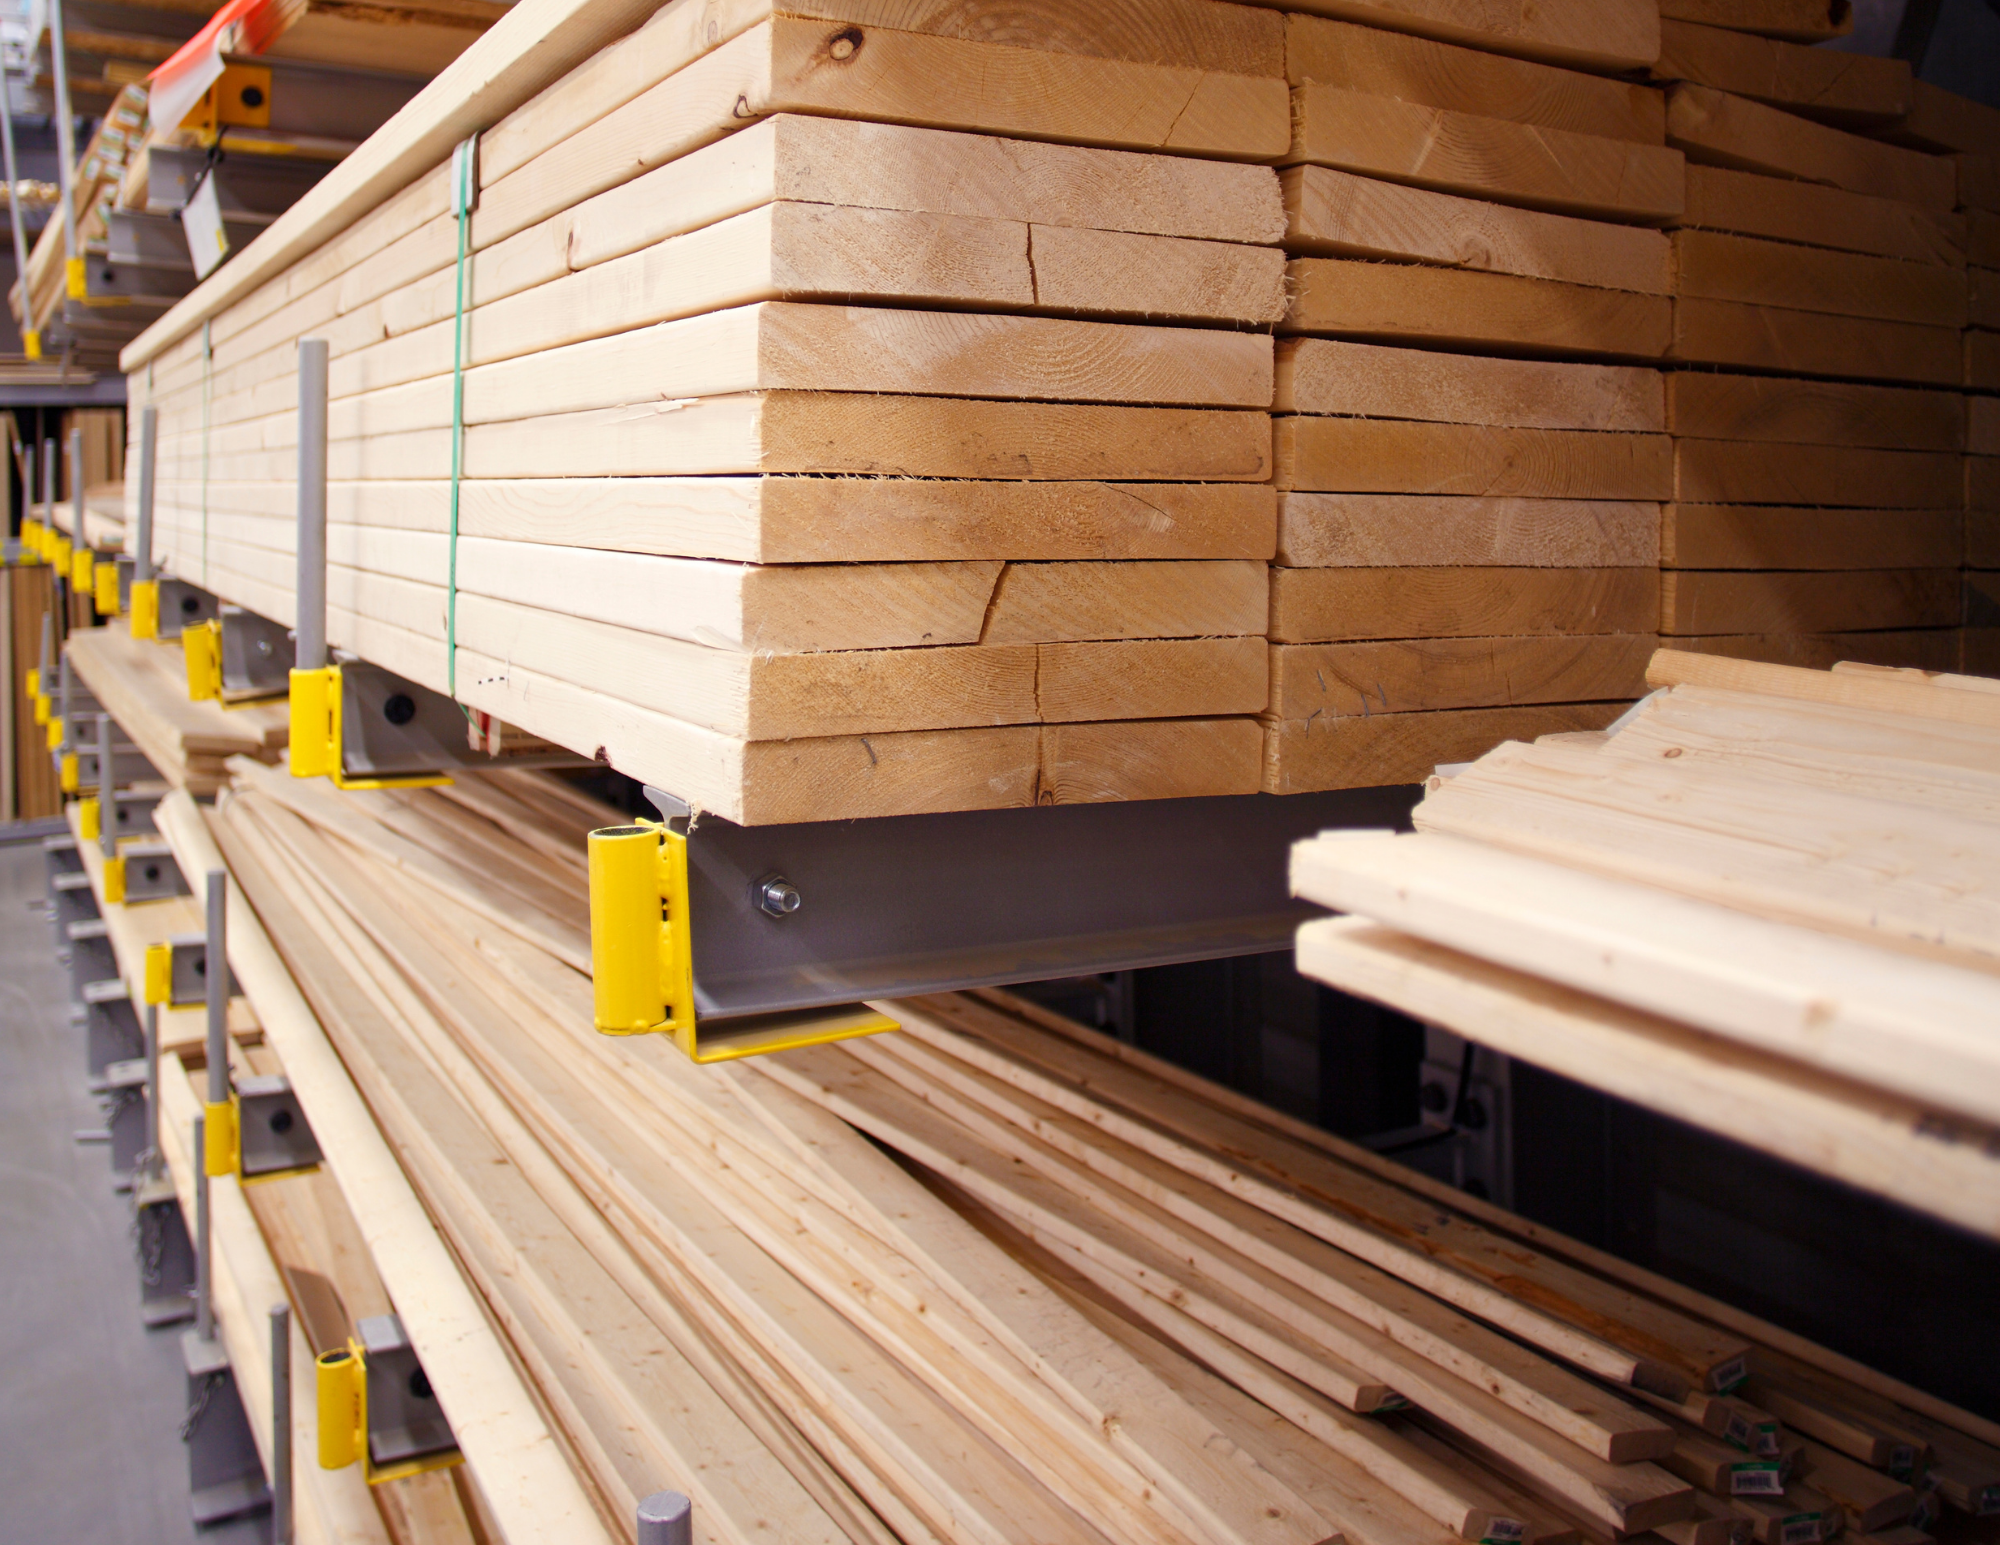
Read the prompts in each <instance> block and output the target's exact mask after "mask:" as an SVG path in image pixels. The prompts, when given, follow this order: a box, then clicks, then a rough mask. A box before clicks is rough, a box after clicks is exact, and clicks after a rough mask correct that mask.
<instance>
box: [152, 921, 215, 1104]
mask: <svg viewBox="0 0 2000 1545" xmlns="http://www.w3.org/2000/svg"><path fill="white" fill-rule="evenodd" d="M141 996H143V997H144V999H145V1001H146V1002H148V1003H151V1004H155V1005H161V1004H167V1003H171V1002H172V1001H173V996H174V947H173V946H172V945H171V944H149V945H147V946H146V976H145V981H144V983H143V985H142V989H141ZM202 1130H203V1131H204V1132H206V1131H207V1130H208V1128H207V1127H206V1126H204V1127H203V1128H202Z"/></svg>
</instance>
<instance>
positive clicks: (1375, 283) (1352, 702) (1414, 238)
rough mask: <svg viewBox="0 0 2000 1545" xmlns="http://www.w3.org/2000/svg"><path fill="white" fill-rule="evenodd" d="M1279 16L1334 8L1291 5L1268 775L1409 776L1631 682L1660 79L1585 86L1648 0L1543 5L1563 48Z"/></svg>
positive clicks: (1647, 548)
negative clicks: (1561, 8) (1286, 306)
mask: <svg viewBox="0 0 2000 1545" xmlns="http://www.w3.org/2000/svg"><path fill="white" fill-rule="evenodd" d="M1295 9H1300V10H1324V11H1327V12H1329V13H1331V14H1330V15H1327V16H1310V15H1292V16H1288V17H1287V18H1286V55H1287V61H1286V62H1287V70H1288V74H1289V79H1290V81H1291V83H1292V86H1293V120H1294V133H1293V142H1292V146H1291V149H1290V151H1289V153H1288V154H1287V156H1286V157H1285V160H1286V163H1287V164H1286V166H1285V171H1284V188H1285V201H1286V213H1287V216H1288V219H1289V228H1288V231H1287V235H1286V241H1285V246H1286V251H1287V252H1288V253H1289V254H1291V255H1292V263H1291V280H1292V303H1291V308H1290V311H1289V312H1288V314H1287V317H1286V319H1285V321H1284V323H1283V324H1282V325H1281V327H1280V333H1281V335H1282V336H1281V338H1280V342H1279V346H1278V393H1277V400H1276V403H1275V412H1276V414H1277V415H1278V416H1277V418H1276V419H1275V422H1274V428H1275V455H1276V470H1277V486H1278V488H1279V490H1280V492H1279V529H1278V557H1277V563H1276V566H1275V567H1274V569H1273V571H1272V576H1271V579H1272V590H1271V598H1272V607H1271V639H1272V655H1271V660H1272V667H1271V682H1272V695H1271V701H1270V703H1269V705H1268V707H1267V713H1266V726H1267V732H1266V733H1267V746H1266V762H1265V779H1264V787H1265V788H1266V789H1267V790H1270V791H1271V792H1274V793H1293V792H1299V791H1302V790H1308V789H1326V788H1342V787H1351V786H1357V785H1360V786H1366V785H1379V784H1390V783H1407V782H1414V781H1416V780H1418V779H1420V778H1422V777H1423V776H1424V775H1425V774H1426V773H1428V772H1429V770H1430V769H1431V767H1432V766H1433V765H1435V764H1436V763H1438V762H1441V761H1455V760H1459V759H1462V758H1465V757H1469V756H1474V755H1477V754H1478V753H1479V752H1480V751H1482V750H1484V749H1486V748H1487V747H1488V746H1491V745H1492V744H1493V743H1494V742H1495V741H1496V740H1499V739H1503V738H1506V737H1508V736H1514V735H1526V736H1533V735H1536V734H1541V733H1544V732H1547V731H1554V730H1575V729H1586V728H1593V729H1594V728H1598V727H1601V726H1602V725H1604V724H1606V723H1608V722H1609V721H1610V720H1611V719H1612V718H1613V717H1615V716H1616V714H1617V713H1618V712H1619V710H1620V708H1621V707H1622V706H1623V703H1624V701H1626V700H1629V699H1630V698H1631V697H1633V696H1635V695H1636V693H1637V691H1638V687H1639V678H1640V673H1641V671H1642V670H1643V668H1644V662H1645V660H1646V657H1647V656H1648V654H1650V652H1651V650H1652V647H1653V644H1654V635H1655V634H1656V632H1657V625H1658V585H1657V578H1656V575H1657V568H1658V559H1659V521H1660V505H1661V503H1662V502H1663V501H1665V500H1666V499H1668V498H1669V497H1670V496H1671V494H1672V492H1673V476H1672V474H1673V468H1672V452H1671V444H1670V442H1669V440H1668V439H1667V436H1666V434H1665V430H1666V427H1667V425H1666V418H1665V405H1664V402H1663V398H1662V389H1661V377H1660V374H1659V372H1658V370H1657V369H1655V368H1651V365H1650V362H1652V361H1656V360H1657V359H1658V358H1659V357H1660V355H1661V354H1662V353H1663V352H1664V350H1665V348H1666V345H1667V341H1668V334H1669V328H1670V324H1671V316H1672V302H1671V300H1670V299H1669V294H1670V291H1671V287H1672V286H1671V278H1672V275H1671V270H1670V267H1669V262H1668V259H1669V244H1668V240H1667V238H1666V236H1664V235H1663V234H1662V233H1661V232H1660V231H1658V230H1656V229H1651V228H1650V227H1656V226H1659V225H1662V224H1664V223H1665V222H1667V221H1669V220H1671V219H1673V218H1674V217H1675V216H1677V215H1678V214H1679V213H1680V212H1681V203H1682V192H1681V183H1682V158H1681V154H1680V152H1679V151H1677V150H1673V149H1669V148H1668V147H1667V145H1666V143H1665V137H1666V131H1665V101H1664V98H1663V96H1662V94H1661V93H1660V92H1659V91H1658V90H1657V89H1655V88H1653V87H1651V86H1648V85H1645V84H1638V83H1633V82H1631V81H1628V80H1618V79H1607V78H1603V77H1601V76H1598V75H1594V74H1590V73H1587V71H1588V70H1589V69H1591V68H1597V69H1606V70H1627V71H1629V70H1632V69H1634V68H1643V67H1644V66H1645V65H1648V64H1650V63H1651V62H1652V59H1653V56H1654V54H1655V53H1656V51H1657V18H1656V17H1655V16H1654V15H1653V14H1652V10H1651V4H1650V0H1648V3H1646V4H1640V5H1632V4H1624V3H1618V4H1605V5H1599V6H1592V7H1578V8H1573V9H1570V10H1566V11H1565V13H1564V15H1563V16H1562V18H1561V21H1560V30H1561V32H1562V34H1563V42H1564V44H1565V45H1566V46H1565V47H1564V48H1561V49H1557V48H1552V47H1551V46H1550V44H1551V42H1552V41H1553V39H1552V38H1549V37H1532V36H1526V35H1524V34H1523V32H1522V30H1521V28H1520V27H1519V26H1518V25H1503V24H1502V23H1500V22H1497V21H1492V20H1491V19H1490V17H1491V15H1493V14H1497V11H1496V9H1495V8H1487V9H1486V10H1485V11H1483V12H1482V15H1484V16H1487V17H1488V18H1489V19H1488V20H1487V21H1486V23H1485V24H1484V25H1477V24H1468V25H1466V26H1462V27H1460V28H1458V29H1457V30H1456V31H1454V32H1452V33H1450V34H1449V35H1450V36H1451V37H1452V41H1449V42H1446V41H1440V40H1439V39H1438V38H1436V37H1426V36H1413V35H1411V33H1410V32H1407V31H1401V30H1394V31H1392V30H1385V29H1389V28H1403V27H1410V28H1414V29H1416V30H1418V31H1425V30H1430V29H1428V28H1426V27H1425V25H1424V23H1423V22H1422V21H1421V20H1420V19H1419V18H1418V17H1417V16H1416V15H1415V13H1416V12H1417V11H1418V10H1419V9H1422V10H1425V11H1426V12H1428V11H1430V10H1434V9H1440V8H1418V7H1407V8H1406V7H1396V6H1390V7H1382V8H1375V7H1354V6H1343V5H1327V6H1315V5H1309V4H1308V5H1301V6H1298V7H1295ZM1441 9H1443V10H1445V11H1451V10H1453V9H1454V8H1452V7H1444V8H1441ZM1459 9H1464V10H1468V11H1469V10H1470V8H1459ZM1336 17H1343V18H1356V19H1359V20H1361V21H1365V22H1368V23H1370V24H1371V25H1356V24H1355V20H1354V19H1345V20H1343V19H1335V18H1336ZM1553 19H1554V18H1553V17H1551V18H1547V19H1546V20H1550V21H1553ZM1520 55H1527V56H1528V57H1518V56H1520ZM1551 58H1554V59H1557V60H1559V61H1560V63H1550V62H1547V61H1549V60H1550V59H1551ZM1579 64H1580V65H1582V66H1583V68H1582V69H1579V68H1575V67H1573V66H1576V65H1579ZM1635 362H1647V363H1635Z"/></svg>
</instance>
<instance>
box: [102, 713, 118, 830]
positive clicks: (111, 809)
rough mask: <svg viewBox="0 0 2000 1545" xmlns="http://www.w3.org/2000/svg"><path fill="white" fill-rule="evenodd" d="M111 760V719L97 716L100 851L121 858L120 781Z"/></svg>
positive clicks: (105, 714)
mask: <svg viewBox="0 0 2000 1545" xmlns="http://www.w3.org/2000/svg"><path fill="white" fill-rule="evenodd" d="M114 772H115V769H114V766H113V763H112V759H111V715H110V714H108V713H101V714H99V715H98V716H97V851H98V852H100V853H102V854H103V855H104V856H105V857H106V858H116V857H117V856H118V780H117V778H116V776H115V775H114Z"/></svg>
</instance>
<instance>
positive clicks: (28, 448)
mask: <svg viewBox="0 0 2000 1545" xmlns="http://www.w3.org/2000/svg"><path fill="white" fill-rule="evenodd" d="M5 84H6V82H5V81H4V80H0V86H4V85H5ZM4 116H5V115H4V114H0V117H4ZM16 218H17V219H18V218H19V214H18V212H17V213H16ZM19 272H21V273H26V272H27V270H26V269H25V268H23V269H21V270H19ZM34 514H35V443H34V441H32V440H24V441H22V442H21V518H22V519H23V520H32V519H33V518H34Z"/></svg>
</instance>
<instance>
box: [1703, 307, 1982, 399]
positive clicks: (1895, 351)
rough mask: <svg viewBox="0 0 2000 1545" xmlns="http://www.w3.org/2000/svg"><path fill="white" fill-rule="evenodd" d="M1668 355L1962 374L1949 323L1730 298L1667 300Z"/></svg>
mask: <svg viewBox="0 0 2000 1545" xmlns="http://www.w3.org/2000/svg"><path fill="white" fill-rule="evenodd" d="M1664 353H1665V355H1666V357H1667V358H1669V359H1675V360H1685V361H1687V362H1688V363H1690V364H1704V365H1734V366H1739V367H1747V368H1750V369H1755V370H1772V371H1779V372H1782V373H1784V374H1787V375H1825V376H1857V377H1861V378H1863V379H1872V380H1879V381H1910V382H1916V383H1919V384H1924V385H1933V386H1957V385H1959V384H1960V379H1961V377H1962V376H1963V374H1964V359H1963V349H1962V345H1961V341H1960V334H1959V333H1957V332H1956V331H1954V330H1953V329H1951V328H1947V327H1920V326H1917V325H1915V324H1913V323H1909V322H1880V321H1873V320H1868V319H1863V318H1855V317H1848V318H1843V319H1842V320H1841V321H1840V322H1839V323H1838V324H1837V325H1835V324H1832V323H1829V322H1828V321H1827V319H1826V318H1825V317H1824V316H1821V315H1818V314H1816V313H1814V312H1811V311H1795V310H1792V309H1790V308H1787V307H1781V306H1746V305H1741V304H1739V303H1737V302H1735V301H1727V300H1699V299H1692V298H1690V299H1684V300H1676V301H1674V303H1673V341H1672V342H1671V344H1669V345H1668V347H1667V348H1666V349H1665V351H1664Z"/></svg>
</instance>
